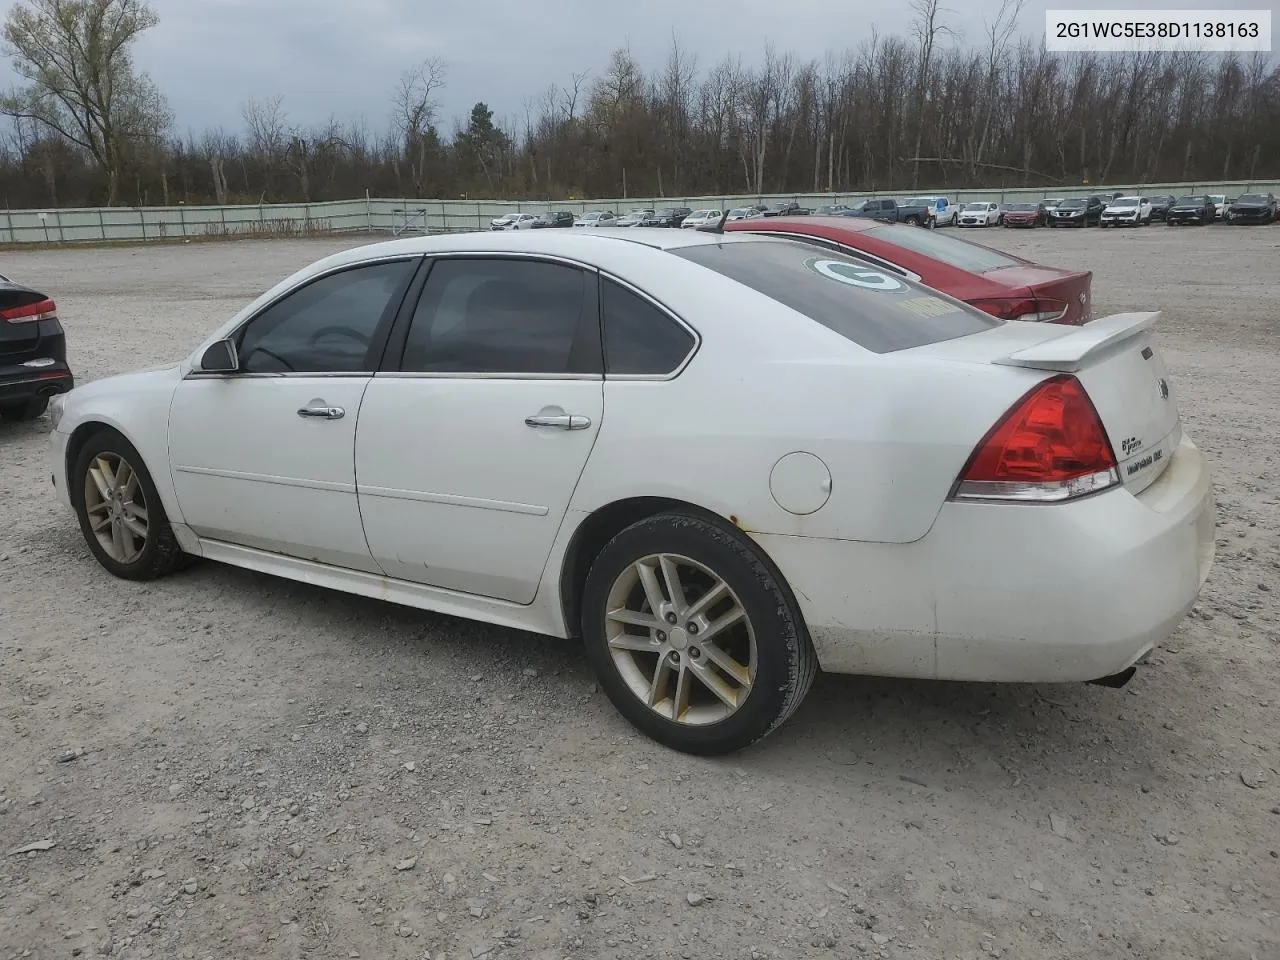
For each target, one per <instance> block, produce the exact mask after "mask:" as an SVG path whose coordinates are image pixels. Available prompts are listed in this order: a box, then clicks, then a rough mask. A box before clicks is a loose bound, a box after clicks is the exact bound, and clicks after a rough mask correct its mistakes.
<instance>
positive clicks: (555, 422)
mask: <svg viewBox="0 0 1280 960" xmlns="http://www.w3.org/2000/svg"><path fill="white" fill-rule="evenodd" d="M524 423H525V426H526V427H558V428H560V429H561V430H585V429H587V427H589V426H591V418H590V417H578V416H572V415H570V414H567V413H566V414H563V415H561V416H554V417H548V416H541V415H540V416H536V417H525V418H524Z"/></svg>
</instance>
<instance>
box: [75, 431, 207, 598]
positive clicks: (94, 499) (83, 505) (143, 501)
mask: <svg viewBox="0 0 1280 960" xmlns="http://www.w3.org/2000/svg"><path fill="white" fill-rule="evenodd" d="M69 482H70V487H71V489H70V491H69V492H70V494H71V502H72V504H73V505H74V506H75V510H76V516H77V517H78V518H79V519H80V531H81V533H83V534H84V539H85V542H86V543H87V544H88V545H89V550H90V551H91V552H92V553H93V555H94V556H95V557H96V558H97V559H98V562H99V563H101V564H102V565H103V566H104V567H106V568H107V570H108V571H110V572H111V573H113V574H114V575H115V576H117V577H121V578H123V579H125V580H154V579H156V578H157V577H162V576H164V575H166V574H168V573H172V572H173V571H174V570H177V569H179V568H180V567H182V566H184V565H185V564H186V562H187V561H188V560H189V558H188V557H187V555H186V554H184V553H183V552H182V548H181V547H179V546H178V540H177V538H176V537H175V536H174V534H173V528H172V527H170V526H169V518H168V517H167V516H166V515H165V512H164V505H163V504H162V503H161V502H160V495H159V493H157V492H156V485H155V483H154V481H152V479H151V474H150V473H148V472H147V467H146V464H144V463H143V462H142V456H141V455H140V454H139V453H138V451H137V450H136V449H134V446H133V444H131V443H129V441H128V440H126V439H125V438H124V437H122V436H121V435H120V434H119V433H116V432H115V431H114V430H102V431H101V432H99V433H96V434H94V435H93V436H92V437H90V438H89V441H88V443H86V444H85V445H84V447H83V448H82V449H81V450H80V453H79V455H78V456H77V457H76V462H75V465H74V466H73V467H72V473H71V477H70V481H69Z"/></svg>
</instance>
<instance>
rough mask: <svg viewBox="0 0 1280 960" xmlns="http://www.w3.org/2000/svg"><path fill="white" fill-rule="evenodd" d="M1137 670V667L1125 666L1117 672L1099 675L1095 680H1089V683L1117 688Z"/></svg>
mask: <svg viewBox="0 0 1280 960" xmlns="http://www.w3.org/2000/svg"><path fill="white" fill-rule="evenodd" d="M1137 672H1138V668H1137V667H1126V668H1125V669H1123V670H1121V671H1120V672H1119V673H1113V674H1112V675H1111V676H1109V677H1099V678H1098V679H1097V680H1090V681H1089V683H1091V684H1093V685H1094V686H1098V687H1111V688H1113V689H1115V690H1119V689H1120V688H1121V687H1123V686H1124V685H1125V684H1126V683H1128V682H1129V681H1130V680H1132V679H1133V675H1134V674H1135V673H1137Z"/></svg>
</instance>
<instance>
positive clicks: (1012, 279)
mask: <svg viewBox="0 0 1280 960" xmlns="http://www.w3.org/2000/svg"><path fill="white" fill-rule="evenodd" d="M983 276H984V277H987V278H989V279H992V280H995V281H996V282H998V283H1000V284H1003V285H1008V286H1010V287H1025V288H1026V289H1028V290H1030V291H1031V295H1032V296H1033V297H1035V298H1036V299H1037V300H1058V301H1060V302H1062V303H1065V304H1066V305H1067V312H1066V314H1064V315H1063V317H1062V319H1060V320H1057V321H1055V322H1057V323H1062V324H1068V325H1074V326H1079V325H1080V324H1082V323H1088V322H1089V320H1090V318H1091V317H1092V316H1093V274H1092V273H1091V272H1089V271H1082V272H1081V271H1069V270H1055V269H1054V268H1052V267H1042V266H1038V265H1036V264H1026V265H1023V264H1019V265H1018V266H1014V267H1001V268H1000V269H998V270H990V271H988V272H987V273H984V274H983Z"/></svg>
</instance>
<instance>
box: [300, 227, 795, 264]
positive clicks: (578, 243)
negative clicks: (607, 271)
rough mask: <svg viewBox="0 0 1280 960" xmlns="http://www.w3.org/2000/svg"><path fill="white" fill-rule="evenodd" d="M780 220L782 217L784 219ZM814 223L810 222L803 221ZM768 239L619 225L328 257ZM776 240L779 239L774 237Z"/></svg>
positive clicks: (433, 241) (380, 246)
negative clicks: (639, 230)
mask: <svg viewBox="0 0 1280 960" xmlns="http://www.w3.org/2000/svg"><path fill="white" fill-rule="evenodd" d="M780 219H781V218H780ZM805 219H810V218H805ZM761 239H769V238H768V237H762V236H759V235H755V234H733V235H730V234H718V233H710V232H706V231H700V230H653V231H641V232H640V233H634V232H632V231H629V230H619V229H617V228H615V227H583V228H582V229H581V230H573V231H564V232H561V231H558V230H537V231H506V232H503V231H496V232H495V231H475V232H468V233H440V234H435V235H432V236H426V237H406V238H403V239H400V240H385V241H382V242H381V243H369V244H363V245H362V246H359V247H352V248H351V249H349V250H343V251H342V252H340V253H336V254H334V255H333V256H331V257H327V258H325V261H324V262H325V263H326V264H327V265H328V266H339V265H342V264H344V263H358V262H360V261H363V260H371V259H375V258H379V257H387V256H396V255H397V254H399V255H410V256H413V255H418V256H422V255H429V254H433V253H531V254H545V255H547V256H563V257H568V258H570V259H573V258H579V257H581V258H583V259H586V260H591V259H593V254H596V255H604V256H607V255H608V253H609V251H610V250H614V249H617V247H616V246H615V245H618V244H625V245H627V246H628V247H635V246H642V247H650V248H652V249H655V250H677V249H680V248H683V247H693V246H701V245H705V244H715V243H726V242H728V243H742V242H752V241H759V240H761ZM773 239H775V240H777V239H778V238H777V237H775V238H773Z"/></svg>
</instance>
